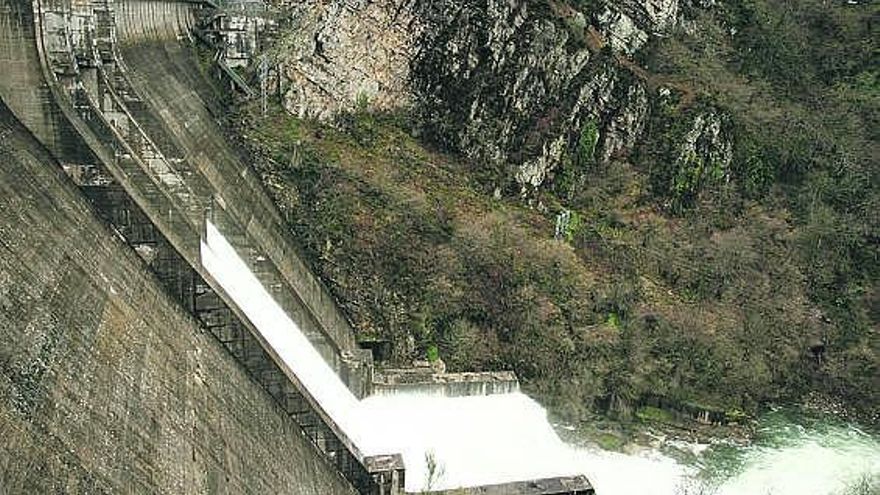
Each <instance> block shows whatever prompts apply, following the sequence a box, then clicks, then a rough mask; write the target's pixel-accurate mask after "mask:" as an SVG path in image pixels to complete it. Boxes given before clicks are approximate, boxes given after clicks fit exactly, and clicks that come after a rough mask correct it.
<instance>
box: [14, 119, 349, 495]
mask: <svg viewBox="0 0 880 495" xmlns="http://www.w3.org/2000/svg"><path fill="white" fill-rule="evenodd" d="M0 163H2V164H3V166H2V167H0V438H2V439H3V441H2V442H0V493H9V494H14V493H144V494H148V493H187V494H195V493H281V492H283V493H291V494H296V495H328V494H354V493H356V492H355V491H354V489H353V488H352V486H351V485H350V484H349V483H348V482H347V481H346V480H345V479H344V478H343V477H342V476H341V475H340V474H339V472H338V471H337V469H336V468H335V467H334V466H333V465H331V464H330V463H329V462H328V461H327V459H326V456H325V455H324V454H322V453H320V452H319V451H318V449H316V448H315V446H314V445H313V444H312V442H310V441H309V439H307V438H306V437H305V435H304V433H303V431H302V430H301V429H300V428H299V426H298V425H297V424H296V423H295V422H294V421H293V420H292V418H290V417H289V416H288V415H287V413H286V412H285V411H284V410H283V409H282V408H281V407H280V406H279V405H278V403H277V402H276V401H275V400H273V399H272V397H271V396H270V395H269V394H268V393H266V391H265V390H264V389H263V388H261V387H260V386H259V385H258V384H257V383H256V382H255V380H254V378H253V377H252V376H250V375H249V374H248V373H247V372H246V371H245V370H244V369H243V368H242V367H241V366H240V365H239V363H237V362H236V361H235V359H233V357H232V356H231V355H230V354H229V353H228V352H226V351H225V350H224V349H223V347H222V346H221V345H220V344H219V343H218V342H217V340H216V339H215V338H214V337H212V336H211V334H210V333H207V332H206V331H205V330H204V329H203V328H201V327H200V326H199V325H198V324H197V323H196V321H195V320H194V319H193V318H192V317H191V316H190V315H188V314H187V313H186V312H185V311H184V310H183V309H182V308H181V307H180V306H179V305H178V304H177V303H176V302H175V301H173V300H172V299H170V298H169V297H168V295H167V294H166V292H165V290H164V289H163V288H162V287H161V286H160V285H159V283H158V282H157V280H156V278H155V277H154V275H153V274H152V273H150V272H149V271H148V270H147V269H146V266H145V264H144V263H143V261H142V260H141V258H139V257H138V256H137V255H136V254H135V252H134V251H132V250H130V249H129V248H128V247H127V246H126V245H125V244H124V243H123V242H122V241H121V240H120V239H119V237H118V236H117V235H115V233H114V232H113V231H112V230H111V229H110V228H108V226H107V225H106V224H104V223H103V222H100V221H99V220H97V219H96V218H95V216H94V213H93V210H92V207H91V206H90V205H89V204H88V202H87V201H86V200H85V199H84V198H83V197H82V195H81V194H80V193H79V191H78V190H77V188H76V187H75V186H74V185H73V184H72V183H71V181H70V179H68V177H67V176H65V175H64V174H63V172H62V171H61V168H60V165H59V164H58V163H57V162H56V161H55V160H54V159H53V158H52V157H51V155H50V154H49V153H48V151H47V150H45V149H44V148H43V147H42V146H41V145H40V144H39V143H38V142H37V141H36V140H35V139H34V138H33V137H32V136H31V135H30V134H29V133H28V132H27V131H26V130H25V129H24V127H23V126H21V125H19V124H18V123H17V122H16V119H15V118H14V117H13V116H12V115H11V113H10V112H8V110H7V109H6V108H5V106H3V105H2V104H0Z"/></svg>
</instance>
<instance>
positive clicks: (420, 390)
mask: <svg viewBox="0 0 880 495" xmlns="http://www.w3.org/2000/svg"><path fill="white" fill-rule="evenodd" d="M518 391H519V381H518V380H517V378H516V375H515V374H514V373H513V372H512V371H487V372H463V373H435V372H434V371H433V370H431V369H430V368H405V369H387V370H382V371H376V372H374V374H373V386H372V395H394V394H401V393H415V394H427V395H440V396H445V397H461V396H469V395H492V394H507V393H511V392H518Z"/></svg>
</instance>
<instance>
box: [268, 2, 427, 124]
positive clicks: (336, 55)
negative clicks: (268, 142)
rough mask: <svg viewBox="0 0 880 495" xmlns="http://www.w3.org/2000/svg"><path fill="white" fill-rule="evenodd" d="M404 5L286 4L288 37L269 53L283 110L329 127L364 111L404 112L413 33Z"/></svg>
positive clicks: (410, 10)
mask: <svg viewBox="0 0 880 495" xmlns="http://www.w3.org/2000/svg"><path fill="white" fill-rule="evenodd" d="M411 4H412V1H411V0H387V1H379V2H373V1H369V0H357V1H332V2H326V1H318V0H310V1H303V2H293V3H292V4H291V5H289V6H288V7H287V8H286V10H287V11H288V13H289V18H288V23H289V25H290V26H291V28H290V29H287V30H286V31H285V37H284V38H283V39H282V41H281V43H280V45H278V46H277V47H276V49H278V50H280V54H281V55H279V58H281V59H282V60H283V65H284V73H285V74H286V76H287V79H288V80H289V84H288V85H287V86H288V89H287V91H286V92H285V94H284V104H285V106H286V108H287V109H288V110H289V111H290V112H292V113H294V114H295V115H298V116H300V117H308V118H318V119H329V118H332V117H333V116H334V115H336V114H338V113H340V112H343V111H350V110H353V109H355V108H356V107H357V106H358V105H369V106H370V107H371V108H374V109H378V110H390V109H394V108H399V107H402V106H406V105H408V104H409V102H410V93H409V91H408V78H409V65H410V60H411V58H412V50H413V47H414V46H415V34H416V32H417V30H418V28H417V22H416V20H417V19H416V17H415V11H414V9H413V8H412V5H411Z"/></svg>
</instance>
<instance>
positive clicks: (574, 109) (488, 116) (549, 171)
mask: <svg viewBox="0 0 880 495" xmlns="http://www.w3.org/2000/svg"><path fill="white" fill-rule="evenodd" d="M286 9H287V12H288V15H287V23H288V25H287V28H286V29H285V35H284V36H283V38H282V40H281V41H280V42H279V43H278V45H277V46H276V52H275V57H276V58H277V59H279V60H280V62H281V64H282V65H283V67H284V73H285V74H286V78H287V79H288V80H289V81H290V83H291V84H288V85H287V88H288V89H287V90H286V92H285V95H284V103H285V106H286V107H287V109H288V110H289V111H290V112H292V113H294V114H295V115H298V116H301V117H305V116H308V117H316V118H318V119H323V120H329V119H332V118H333V117H334V116H335V115H337V114H338V113H340V112H344V111H350V110H354V109H357V108H371V109H375V110H386V111H389V110H390V111H395V110H406V109H410V110H412V111H413V114H414V115H415V117H416V124H417V125H418V126H419V127H420V128H421V130H422V132H423V133H424V135H425V136H426V137H427V138H428V139H429V140H430V141H433V142H435V143H438V144H440V145H442V146H444V147H447V148H449V149H451V150H454V151H456V152H459V153H461V154H462V155H464V156H465V157H467V159H468V160H469V161H471V162H472V164H473V165H474V166H475V167H482V168H486V169H488V170H490V171H491V172H492V173H491V174H489V175H491V177H492V179H491V185H494V186H495V188H497V190H498V191H499V192H509V193H516V192H520V193H523V194H527V193H529V192H531V191H533V190H534V189H536V188H538V187H540V186H541V185H542V184H544V183H545V182H547V179H548V177H550V176H552V175H553V173H554V170H556V169H557V168H558V166H559V165H560V163H562V162H563V161H564V160H565V159H566V158H567V157H568V156H570V155H571V154H572V153H573V151H572V150H574V149H575V148H576V147H577V146H578V143H579V141H580V140H581V137H582V136H583V134H584V131H585V129H588V128H589V129H595V131H596V132H597V134H596V136H595V142H594V143H592V146H590V150H589V151H590V155H595V156H590V157H585V158H589V159H590V160H592V159H595V160H598V161H600V162H607V161H608V160H610V159H612V158H613V157H615V156H620V155H626V154H627V153H629V151H630V150H631V149H632V147H633V146H634V144H635V142H636V139H637V138H638V136H639V134H640V133H641V132H642V130H643V128H644V125H645V119H646V118H647V111H648V108H649V104H648V103H649V102H648V100H649V97H651V96H653V93H654V92H656V91H657V90H658V87H657V85H655V84H651V83H650V81H647V80H646V78H645V77H644V74H643V73H641V72H639V71H638V70H633V68H632V67H630V66H629V65H634V64H632V63H631V62H629V60H630V58H631V57H633V56H635V55H637V53H638V52H639V50H640V49H642V48H643V46H644V45H645V44H646V43H647V42H648V41H649V40H650V39H651V37H653V36H657V35H663V34H664V33H668V32H669V31H670V30H671V29H672V28H673V27H674V26H675V25H676V22H677V20H678V18H679V15H680V12H681V10H682V7H681V6H680V5H679V2H678V1H677V0H656V1H654V0H629V1H624V2H609V3H607V4H606V3H603V2H579V3H576V4H575V5H572V4H570V3H564V2H557V1H550V0H548V1H531V2H525V1H507V0H486V1H461V0H443V1H419V0H415V1H414V0H383V1H378V2H367V1H361V2H315V1H312V2H298V3H296V4H292V5H288V6H287V7H286ZM628 62H629V63H628Z"/></svg>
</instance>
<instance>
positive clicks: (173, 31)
mask: <svg viewBox="0 0 880 495" xmlns="http://www.w3.org/2000/svg"><path fill="white" fill-rule="evenodd" d="M4 1H5V2H6V3H8V4H9V5H10V7H11V8H13V9H15V10H16V12H15V13H14V14H9V15H7V16H6V18H5V22H6V23H7V24H9V25H15V26H16V33H18V34H16V35H15V36H14V37H11V38H15V39H10V41H9V42H8V43H7V44H8V45H10V46H16V45H24V46H25V47H27V43H29V42H32V41H33V42H34V43H36V50H34V51H35V52H36V57H34V53H33V52H32V51H28V50H24V49H23V48H19V51H26V52H27V53H26V54H25V55H27V57H24V56H22V57H19V58H22V60H23V62H22V64H23V65H24V64H26V65H28V67H29V68H30V70H31V71H33V67H34V66H36V67H41V68H42V72H43V81H42V83H41V84H36V85H32V86H31V88H35V89H32V90H31V91H30V92H29V91H28V90H27V89H12V88H18V86H16V85H15V84H13V83H12V82H9V83H7V84H6V85H5V87H4V86H0V89H2V90H4V93H3V96H4V97H5V98H6V100H7V101H9V102H10V106H11V107H12V110H13V112H14V113H16V115H19V116H22V115H24V116H29V115H30V114H31V113H34V114H40V112H41V110H40V108H31V106H32V105H30V104H27V105H26V103H27V102H29V101H43V100H48V98H47V97H46V95H45V94H44V93H45V92H46V91H45V88H46V87H48V91H49V93H51V97H52V98H51V101H50V102H49V103H47V105H50V106H53V108H54V111H55V113H56V114H58V113H60V114H63V117H65V119H57V120H61V122H60V123H58V124H57V125H53V126H50V129H49V131H52V132H49V131H47V132H46V133H45V134H46V135H47V136H49V137H47V138H45V139H43V138H41V141H43V143H44V144H46V145H47V146H48V147H50V149H53V151H56V150H57V146H56V145H55V142H54V141H52V139H50V138H51V136H52V135H56V134H59V132H60V131H56V129H61V130H69V129H73V130H74V131H75V134H76V135H77V136H75V137H74V138H72V139H71V140H70V142H71V143H76V144H75V145H74V146H72V147H73V148H74V149H77V150H87V153H82V154H88V155H91V154H92V153H93V154H94V156H95V157H96V158H97V160H94V159H93V160H92V161H98V162H100V165H101V166H102V167H103V168H104V169H105V171H106V173H107V175H109V176H110V177H112V178H113V179H114V180H115V181H117V182H119V183H120V184H121V185H122V186H123V187H124V188H125V190H126V191H127V192H129V194H130V195H131V196H132V198H133V199H134V200H135V202H136V203H137V204H138V205H139V206H140V207H141V209H142V210H143V211H144V212H145V213H146V214H147V215H149V216H150V218H151V221H152V222H153V223H155V224H156V225H157V226H158V227H159V229H160V230H161V231H162V232H163V234H164V235H165V236H166V237H167V238H168V240H169V242H170V243H171V244H172V245H173V246H174V248H175V249H176V250H177V251H178V252H179V253H180V254H181V255H182V256H183V257H184V258H185V259H186V260H188V261H189V262H190V264H191V265H192V266H193V267H194V268H195V269H196V271H198V272H199V273H201V274H202V275H204V271H203V270H202V268H201V266H200V263H199V258H198V256H199V253H198V241H199V238H200V236H201V231H202V229H203V222H204V218H205V215H206V212H207V211H208V210H209V209H210V208H212V207H215V206H219V207H220V208H224V209H226V210H228V212H229V215H230V217H231V218H232V220H233V221H234V222H236V223H237V224H238V225H239V226H240V227H241V230H243V231H244V232H245V233H246V235H247V236H248V238H249V242H250V243H251V244H253V245H254V246H255V247H257V248H258V249H259V250H260V251H261V253H262V254H261V255H262V256H265V257H266V258H267V259H268V260H269V262H270V263H269V264H268V265H267V266H265V267H264V270H263V271H262V272H261V276H264V277H265V278H266V279H265V283H266V285H267V286H270V287H273V289H274V292H275V294H276V295H277V297H278V298H279V299H280V300H281V301H282V303H283V304H284V306H285V308H286V309H287V310H288V311H289V312H290V313H291V314H294V315H296V317H297V319H298V320H299V321H302V324H303V328H304V330H305V331H306V333H307V334H308V335H309V338H310V340H311V341H312V343H313V344H314V345H315V346H316V347H317V348H318V349H319V350H320V351H321V353H322V355H323V356H324V357H325V359H326V360H327V361H328V362H329V363H331V365H332V366H333V367H334V369H336V370H337V372H338V373H339V374H340V376H341V377H342V378H343V379H344V380H345V381H346V383H347V384H348V385H349V386H350V387H351V389H352V390H353V392H355V393H356V394H357V395H358V396H363V395H365V394H366V393H367V392H368V388H369V383H370V373H371V369H372V362H371V358H370V355H369V353H368V352H366V351H363V350H361V349H359V348H358V346H357V343H356V342H355V340H354V335H353V332H352V330H351V328H350V326H349V325H348V322H347V321H346V320H345V318H344V317H343V316H342V315H341V313H340V312H339V310H338V308H337V307H336V306H335V304H334V302H333V300H332V298H331V297H330V296H329V293H328V292H327V290H326V289H325V288H324V287H323V285H322V284H321V283H320V282H319V281H318V280H317V279H316V278H315V277H314V275H312V273H311V272H310V270H309V269H308V267H307V265H306V264H305V263H304V262H303V261H302V260H301V259H300V257H299V256H298V253H297V251H296V248H295V246H294V244H293V243H292V242H291V240H290V238H289V234H287V232H288V231H287V229H286V228H285V225H284V223H283V222H282V220H281V217H280V214H279V213H278V212H277V209H276V208H275V206H274V204H273V203H272V201H271V200H270V198H269V197H268V195H267V194H266V193H265V191H264V190H263V188H262V184H261V183H260V182H259V180H258V178H257V177H256V174H254V172H253V171H252V170H251V169H250V168H249V166H248V165H247V162H246V161H245V160H243V159H242V158H243V157H241V156H239V155H238V154H237V152H236V151H235V150H233V149H231V147H230V146H229V144H228V143H227V142H226V140H225V139H224V138H223V133H222V132H221V130H220V129H219V127H218V125H217V123H216V121H217V112H222V109H221V108H219V107H218V106H217V104H216V101H220V100H221V98H219V97H217V95H216V94H212V93H213V92H214V91H215V90H214V88H213V86H212V85H211V83H210V81H208V80H207V79H206V78H205V76H204V75H203V74H201V73H200V72H199V70H198V67H199V61H198V60H196V58H195V56H194V55H193V53H192V51H191V48H190V46H189V45H190V42H191V39H190V32H191V28H192V26H193V24H194V22H195V21H196V16H197V15H198V12H199V7H198V4H197V3H189V2H163V1H151V0H142V1H138V0H131V1H126V2H114V1H106V0H93V1H82V2H79V1H76V2H74V1H69V0H35V1H34V2H33V7H34V9H35V11H38V12H40V13H41V15H40V16H39V18H34V16H33V13H32V12H31V13H30V14H28V12H27V10H26V9H22V8H21V4H22V2H15V1H12V0H4ZM25 3H26V2H25ZM34 27H35V28H34ZM28 29H30V30H31V32H33V31H34V29H36V32H37V33H38V34H39V35H33V36H31V35H29V34H28V33H29V31H28ZM33 77H34V78H35V80H36V76H35V75H34V76H33ZM0 79H3V78H2V77H0ZM18 93H22V95H24V97H22V98H19V96H20V95H19V94H18ZM35 93H36V94H35ZM59 109H60V112H59V111H58V110H59ZM22 120H23V121H24V122H25V124H26V125H28V126H29V128H30V127H31V124H33V128H35V129H36V130H37V131H39V130H40V129H41V127H40V125H41V124H42V123H41V122H39V121H38V119H36V118H33V119H26V118H23V119H22ZM32 121H33V122H32ZM53 132H54V134H53ZM35 133H36V134H37V135H38V137H40V133H39V132H36V131H35ZM62 141H65V140H63V139H62ZM65 142H66V141H65ZM83 144H84V145H83ZM88 152H90V153H88ZM57 156H58V157H59V158H60V159H61V160H62V161H63V162H72V163H78V162H82V161H88V157H87V158H86V159H82V158H79V157H75V156H71V154H70V153H62V152H60V151H58V152H57ZM207 280H208V281H209V282H210V279H209V278H207Z"/></svg>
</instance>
